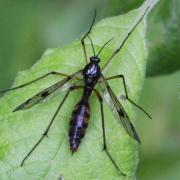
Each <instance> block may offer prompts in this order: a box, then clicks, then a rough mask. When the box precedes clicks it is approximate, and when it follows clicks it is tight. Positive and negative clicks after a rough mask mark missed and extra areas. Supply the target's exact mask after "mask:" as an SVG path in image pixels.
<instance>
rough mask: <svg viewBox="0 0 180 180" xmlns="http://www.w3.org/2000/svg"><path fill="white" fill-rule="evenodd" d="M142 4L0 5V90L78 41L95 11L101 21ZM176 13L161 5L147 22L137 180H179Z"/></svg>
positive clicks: (102, 0) (44, 0) (40, 0)
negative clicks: (49, 53)
mask: <svg viewBox="0 0 180 180" xmlns="http://www.w3.org/2000/svg"><path fill="white" fill-rule="evenodd" d="M141 3H142V0H131V1H128V2H127V1H125V0H111V1H110V0H98V1H96V0H92V1H87V0H76V1H73V0H69V1H58V0H56V1H48V0H36V1H35V0H31V1H23V0H16V1H10V0H0V72H1V73H0V74H1V76H0V82H1V83H0V87H4V88H6V87H8V86H10V85H11V84H12V81H13V79H14V76H15V75H16V74H17V72H18V71H20V70H23V69H26V68H28V67H30V66H31V65H32V64H33V63H34V62H35V61H36V60H37V59H39V57H40V56H41V55H42V53H43V52H44V51H45V49H47V48H51V47H52V48H53V47H57V46H63V45H65V44H67V43H69V42H71V41H72V40H73V39H75V38H78V37H80V36H81V35H82V33H83V32H85V30H86V29H87V26H88V24H89V19H91V17H92V12H93V11H94V9H95V7H96V8H98V18H97V19H101V18H103V17H106V16H111V15H116V14H121V13H124V12H127V11H129V10H131V9H133V8H135V7H138V6H139V5H140V4H141ZM179 7H180V2H179V0H172V1H168V0H164V1H162V0H161V1H160V2H159V4H158V5H157V6H156V8H155V9H154V10H153V12H152V13H151V14H150V16H149V21H148V28H147V31H148V32H147V42H148V50H149V58H148V66H147V77H148V78H147V79H146V81H145V85H144V90H143V92H142V97H141V99H140V104H141V105H142V106H143V107H145V108H146V110H147V111H148V112H150V113H151V114H152V116H153V120H152V121H147V120H146V119H145V117H144V116H143V115H141V114H140V113H139V112H138V119H139V120H138V121H139V122H138V124H137V127H138V130H139V133H140V135H141V137H142V141H143V144H142V145H141V147H140V151H141V153H140V164H139V169H138V174H137V176H138V179H158V180H159V179H163V180H164V179H170V178H171V179H178V177H180V172H179V170H178V167H179V166H180V154H179V148H180V140H179V138H178V137H180V133H179V128H180V122H179V119H178V118H179V117H180V112H179V108H180V102H179V101H180V98H179V96H180V82H179V77H180V72H178V70H179V67H180V61H179V56H180V54H179V52H180V51H179V50H180V47H179V46H180V43H179V42H180V32H179V31H180V23H179V17H180V13H179V11H178V9H179ZM79 20H81V21H79ZM175 71H177V72H175ZM172 72H175V73H174V74H170V73H172ZM162 75H163V76H162ZM139 114H140V115H139Z"/></svg>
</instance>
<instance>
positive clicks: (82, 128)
mask: <svg viewBox="0 0 180 180" xmlns="http://www.w3.org/2000/svg"><path fill="white" fill-rule="evenodd" d="M89 118H90V108H89V104H88V102H83V101H80V102H79V103H77V104H76V106H75V109H74V111H73V112H72V117H71V121H70V129H69V143H70V149H71V151H72V152H75V151H77V150H78V147H79V145H80V143H81V139H82V138H83V137H84V135H85V132H86V128H87V126H88V121H89Z"/></svg>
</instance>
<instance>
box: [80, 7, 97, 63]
mask: <svg viewBox="0 0 180 180" xmlns="http://www.w3.org/2000/svg"><path fill="white" fill-rule="evenodd" d="M95 19H96V10H95V12H94V17H93V20H92V23H91V25H90V27H89V30H88V32H87V33H86V34H85V35H84V36H83V37H82V39H81V44H82V47H83V51H84V56H85V61H86V64H87V63H88V60H87V53H86V46H85V42H84V40H85V38H86V37H87V36H88V35H89V34H90V32H91V29H92V27H93V25H94V22H95Z"/></svg>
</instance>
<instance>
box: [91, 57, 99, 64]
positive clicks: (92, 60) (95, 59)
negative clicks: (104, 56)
mask: <svg viewBox="0 0 180 180" xmlns="http://www.w3.org/2000/svg"><path fill="white" fill-rule="evenodd" d="M90 61H91V62H97V63H99V62H100V59H99V58H98V57H94V56H92V57H90Z"/></svg>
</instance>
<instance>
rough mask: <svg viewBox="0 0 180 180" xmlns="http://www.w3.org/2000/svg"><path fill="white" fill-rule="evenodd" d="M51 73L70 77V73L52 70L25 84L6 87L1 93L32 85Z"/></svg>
mask: <svg viewBox="0 0 180 180" xmlns="http://www.w3.org/2000/svg"><path fill="white" fill-rule="evenodd" d="M49 75H57V76H65V77H69V75H67V74H64V73H59V72H55V71H52V72H49V73H47V74H45V75H43V76H40V77H38V78H37V79H34V80H32V81H30V82H27V83H25V84H22V85H20V86H17V87H14V88H11V89H6V90H3V91H0V93H5V92H8V91H12V90H16V89H20V88H23V87H25V86H27V85H30V84H32V83H34V82H36V81H39V80H41V79H43V78H45V77H47V76H49ZM75 79H78V80H79V78H75Z"/></svg>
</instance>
